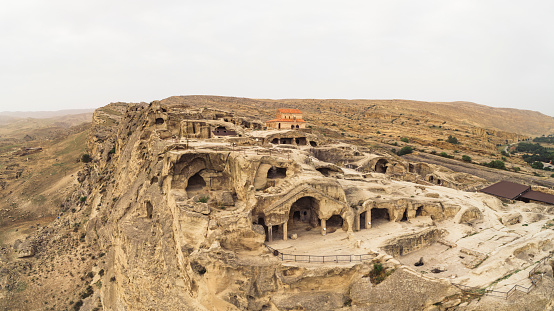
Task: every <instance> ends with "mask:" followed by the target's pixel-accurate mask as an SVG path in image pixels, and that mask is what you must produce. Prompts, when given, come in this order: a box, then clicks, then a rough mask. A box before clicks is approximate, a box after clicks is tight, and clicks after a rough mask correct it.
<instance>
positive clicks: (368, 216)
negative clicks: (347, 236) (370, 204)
mask: <svg viewBox="0 0 554 311" xmlns="http://www.w3.org/2000/svg"><path fill="white" fill-rule="evenodd" d="M365 221H367V224H366V225H365V227H366V229H371V210H368V211H367V212H366V214H365Z"/></svg>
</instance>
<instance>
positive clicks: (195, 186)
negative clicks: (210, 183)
mask: <svg viewBox="0 0 554 311" xmlns="http://www.w3.org/2000/svg"><path fill="white" fill-rule="evenodd" d="M200 172H201V171H200ZM200 172H198V173H196V174H194V175H192V176H191V177H190V178H189V180H188V183H187V188H185V191H186V192H187V195H188V197H189V198H192V197H193V196H195V195H196V194H198V192H201V191H202V190H204V188H205V187H206V182H205V181H204V178H202V176H201V175H200Z"/></svg>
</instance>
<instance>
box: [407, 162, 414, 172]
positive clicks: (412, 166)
mask: <svg viewBox="0 0 554 311" xmlns="http://www.w3.org/2000/svg"><path fill="white" fill-rule="evenodd" d="M414 171H415V167H414V165H413V164H411V163H410V164H408V172H410V173H413V172H414Z"/></svg>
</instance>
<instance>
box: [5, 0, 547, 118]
mask: <svg viewBox="0 0 554 311" xmlns="http://www.w3.org/2000/svg"><path fill="white" fill-rule="evenodd" d="M552 11H554V2H551V1H545V0H541V1H535V2H528V3H522V2H519V1H518V2H516V1H498V0H492V1H487V2H483V1H477V0H468V1H463V2H444V1H438V0H424V1H418V2H412V1H407V0H402V1H387V2H382V1H358V0H356V1H342V2H334V1H303V2H296V1H279V2H275V3H273V2H259V1H234V2H225V1H210V2H190V1H184V2H183V1H176V0H175V1H173V0H165V1H158V2H156V3H150V2H127V1H121V2H112V1H105V0H99V1H84V2H75V1H68V0H55V1H43V0H31V1H25V2H9V3H6V4H5V6H4V9H3V10H2V11H1V12H0V16H1V17H2V18H1V19H0V23H2V25H3V26H4V27H2V29H3V31H2V34H3V36H2V38H3V40H4V44H5V47H6V48H4V49H2V51H0V56H1V57H0V64H1V65H2V68H3V70H2V73H0V82H1V83H2V85H3V92H2V94H1V95H0V96H1V97H0V100H1V102H2V105H1V107H0V110H2V111H14V110H17V111H56V110H63V109H76V108H98V107H101V106H104V105H107V104H109V103H110V102H151V101H153V100H160V99H163V98H167V97H170V96H178V95H194V94H205V95H216V96H233V97H246V98H268V99H280V98H299V99H303V98H315V99H325V98H336V99H406V100H417V101H429V102H453V101H468V102H473V103H477V104H481V105H486V106H491V107H501V108H515V109H525V110H534V111H539V112H542V113H543V114H546V115H549V116H554V104H553V103H554V93H553V92H551V91H550V88H551V87H550V83H551V81H552V80H554V79H553V77H552V76H553V74H554V40H552V35H551V33H553V32H554V21H552V19H551V18H550V12H552ZM12 107H14V108H12Z"/></svg>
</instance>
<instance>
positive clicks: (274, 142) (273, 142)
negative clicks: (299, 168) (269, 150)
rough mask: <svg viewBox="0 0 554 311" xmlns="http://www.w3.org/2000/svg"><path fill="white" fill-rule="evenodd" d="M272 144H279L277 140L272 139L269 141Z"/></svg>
mask: <svg viewBox="0 0 554 311" xmlns="http://www.w3.org/2000/svg"><path fill="white" fill-rule="evenodd" d="M271 143H272V144H275V145H278V144H279V138H273V140H272V141H271Z"/></svg>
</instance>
